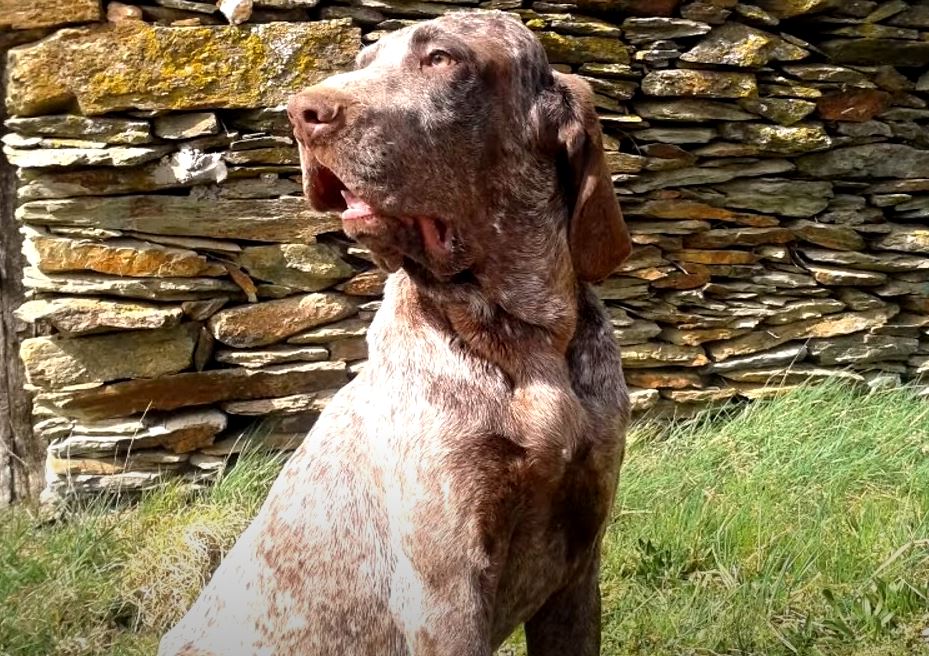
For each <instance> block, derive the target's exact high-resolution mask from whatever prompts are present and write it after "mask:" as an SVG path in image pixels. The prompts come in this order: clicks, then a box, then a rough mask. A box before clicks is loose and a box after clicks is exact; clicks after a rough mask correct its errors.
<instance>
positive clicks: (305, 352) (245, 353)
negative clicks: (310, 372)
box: [215, 346, 338, 369]
mask: <svg viewBox="0 0 929 656" xmlns="http://www.w3.org/2000/svg"><path fill="white" fill-rule="evenodd" d="M215 357H216V360H217V362H223V363H225V364H232V365H237V366H240V367H247V368H249V369H252V368H256V367H266V366H268V365H273V364H284V363H287V362H319V361H321V360H328V359H329V351H327V350H326V349H324V348H322V347H319V346H275V347H270V348H265V349H249V350H244V349H219V350H218V351H217V352H216V355H215ZM333 359H334V360H335V359H338V358H333Z"/></svg>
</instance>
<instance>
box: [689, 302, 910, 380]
mask: <svg viewBox="0 0 929 656" xmlns="http://www.w3.org/2000/svg"><path fill="white" fill-rule="evenodd" d="M898 312H899V308H898V307H897V306H895V305H893V306H888V307H885V308H881V309H878V310H869V311H865V312H842V313H839V314H832V315H828V316H825V317H818V318H815V319H808V320H806V321H798V322H796V323H789V324H784V325H781V326H771V327H770V328H768V329H767V330H766V331H764V332H761V333H759V332H755V333H751V334H748V335H745V336H743V337H737V338H735V339H733V340H729V341H726V342H719V343H717V344H709V345H707V347H706V348H707V351H708V353H709V354H710V356H711V357H712V358H713V359H714V360H716V361H717V362H718V361H722V360H728V359H729V358H731V357H733V356H738V355H748V354H750V353H757V352H758V351H763V350H767V349H771V348H774V347H776V346H780V345H781V344H784V343H786V342H790V341H793V340H804V339H812V338H821V337H836V336H839V335H850V334H851V333H857V332H860V331H862V330H868V329H871V328H876V327H878V326H882V325H884V324H885V323H886V322H887V320H888V319H890V318H891V317H893V316H894V315H896V314H897V313H898ZM753 382H762V381H753Z"/></svg>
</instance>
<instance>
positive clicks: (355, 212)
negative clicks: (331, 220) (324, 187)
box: [342, 189, 374, 221]
mask: <svg viewBox="0 0 929 656" xmlns="http://www.w3.org/2000/svg"><path fill="white" fill-rule="evenodd" d="M342 198H344V199H345V205H346V209H345V210H344V211H343V212H342V220H343V221H346V220H349V219H362V218H365V217H368V216H373V215H374V210H373V209H372V208H371V206H370V205H368V204H367V203H366V202H364V201H363V200H361V199H360V198H358V197H357V196H355V195H354V194H353V193H352V192H350V191H349V190H348V189H343V190H342Z"/></svg>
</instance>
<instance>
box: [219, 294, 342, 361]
mask: <svg viewBox="0 0 929 656" xmlns="http://www.w3.org/2000/svg"><path fill="white" fill-rule="evenodd" d="M356 312H357V308H356V306H355V304H354V303H353V302H352V301H351V300H349V299H348V298H347V297H345V296H342V295H340V294H303V295H300V296H291V297H289V298H284V299H280V300H275V301H267V302H264V303H254V304H251V305H240V306H238V307H233V308H228V309H225V310H220V311H219V312H217V313H216V314H214V315H213V316H212V317H210V320H209V322H208V324H207V325H208V326H209V329H210V332H211V333H212V334H213V337H215V338H216V339H217V340H219V341H220V342H222V343H223V344H227V345H229V346H234V347H236V348H248V347H253V346H266V345H269V344H274V343H276V342H281V341H283V340H285V339H287V338H288V337H292V336H293V335H296V334H297V333H300V332H302V331H305V330H307V329H309V328H313V327H315V326H318V325H321V324H326V323H331V322H333V321H338V320H339V319H344V318H346V317H348V316H351V315H352V314H355V313H356Z"/></svg>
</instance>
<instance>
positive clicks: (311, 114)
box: [303, 109, 322, 125]
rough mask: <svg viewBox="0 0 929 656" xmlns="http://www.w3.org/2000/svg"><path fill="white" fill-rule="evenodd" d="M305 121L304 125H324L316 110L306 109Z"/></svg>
mask: <svg viewBox="0 0 929 656" xmlns="http://www.w3.org/2000/svg"><path fill="white" fill-rule="evenodd" d="M303 121H304V123H310V124H312V125H315V124H316V123H322V121H320V120H319V113H318V112H317V111H316V110H315V109H304V110H303Z"/></svg>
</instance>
